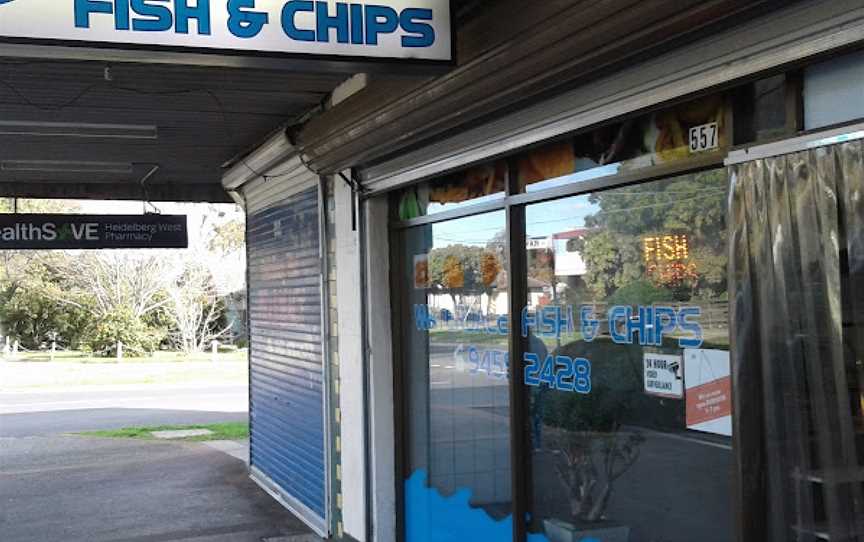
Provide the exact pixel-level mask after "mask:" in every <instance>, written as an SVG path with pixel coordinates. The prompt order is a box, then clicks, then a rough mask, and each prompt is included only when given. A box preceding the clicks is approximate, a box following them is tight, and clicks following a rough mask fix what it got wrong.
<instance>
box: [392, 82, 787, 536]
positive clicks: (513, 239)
mask: <svg viewBox="0 0 864 542" xmlns="http://www.w3.org/2000/svg"><path fill="white" fill-rule="evenodd" d="M780 74H784V75H786V91H785V100H786V103H785V109H786V125H785V129H784V133H783V135H782V136H779V137H778V138H777V139H787V138H789V137H793V136H795V135H798V134H799V133H800V132H801V129H802V123H801V120H802V118H803V111H802V110H801V104H802V99H801V96H802V87H801V84H800V71H798V70H795V71H791V70H790V71H786V72H784V71H779V72H776V73H774V74H773V75H780ZM768 75H771V74H764V73H763V74H760V75H759V77H755V78H753V79H752V80H751V81H755V80H758V79H762V78H764V77H767V76H768ZM751 81H736V82H735V84H734V86H731V85H730V86H729V87H727V90H725V91H723V92H722V96H723V99H724V103H725V104H726V119H725V120H726V122H725V124H726V126H725V135H726V144H725V145H723V146H721V147H720V148H718V149H717V150H713V151H708V152H703V153H699V154H695V155H693V156H690V157H687V158H685V159H682V160H678V161H675V162H671V163H668V164H661V165H653V166H648V167H645V168H640V169H637V170H632V171H627V172H624V173H617V174H615V175H608V176H600V177H596V178H591V179H586V180H584V181H577V182H573V183H571V184H568V185H565V186H558V187H553V188H546V189H543V190H538V191H536V192H520V190H519V186H518V184H519V183H518V162H517V160H518V157H519V156H520V155H521V154H523V153H525V152H526V151H528V150H530V149H531V148H533V147H528V148H521V149H518V150H516V151H514V152H512V153H507V154H506V155H503V156H499V157H497V158H493V159H491V160H489V161H490V162H494V161H497V160H502V159H504V160H506V164H507V168H506V177H505V188H506V191H505V193H504V197H502V198H499V199H497V200H495V201H491V202H483V203H476V204H470V203H467V204H466V205H464V206H463V207H459V208H456V209H451V210H446V211H441V212H438V213H434V214H431V215H427V216H422V217H417V218H413V219H409V220H399V219H398V218H397V217H396V214H395V213H393V214H392V215H391V217H392V218H391V223H390V228H389V230H390V234H389V235H390V238H389V242H390V253H391V254H390V258H391V265H392V268H393V269H402V266H404V265H405V263H406V260H405V255H403V254H402V253H401V250H400V248H401V246H402V245H401V240H402V233H403V232H404V230H406V229H409V228H414V227H418V226H425V225H430V224H435V223H439V222H445V221H450V220H455V219H459V218H464V217H470V216H475V215H479V214H484V213H489V212H493V211H499V210H504V211H505V217H506V218H505V220H506V239H507V246H506V252H507V260H508V268H507V271H508V273H507V275H508V292H509V306H508V309H509V312H510V322H511V325H510V333H509V336H508V345H509V350H510V359H511V360H516V359H522V355H523V353H524V352H525V346H526V345H525V339H524V338H523V337H522V334H521V333H518V332H516V333H514V330H518V329H521V321H520V319H521V310H522V307H523V305H524V300H525V299H526V298H527V285H526V283H525V280H524V278H525V277H526V276H527V251H526V250H525V248H524V247H525V242H526V231H525V225H526V223H525V210H526V207H527V206H528V205H530V204H536V203H541V202H546V201H553V200H557V199H562V198H567V197H571V196H578V195H584V194H590V193H597V192H603V191H607V190H611V189H614V188H620V187H623V186H629V185H639V184H644V183H649V182H652V181H657V180H660V179H664V178H669V177H674V176H678V175H684V174H690V173H699V172H701V171H705V170H710V169H717V168H722V167H724V165H725V161H726V160H727V159H728V157H729V155H730V153H732V152H733V151H735V150H737V149H739V148H743V147H749V146H753V145H757V144H759V145H761V144H764V143H766V141H758V142H747V143H743V144H738V142H737V141H735V139H734V136H735V128H734V120H735V119H734V111H735V107H734V105H735V100H736V98H735V93H734V92H733V90H734V88H735V87H738V86H740V85H743V84H746V83H748V82H751ZM703 95H704V94H703ZM698 97H699V96H689V97H687V98H686V99H682V100H679V101H676V102H674V103H667V104H663V106H662V107H657V108H652V109H651V110H647V111H646V110H642V111H638V112H634V113H633V115H632V116H634V117H635V116H639V115H644V114H646V113H650V112H651V111H657V110H663V109H666V108H668V107H670V106H674V105H676V104H679V103H686V102H687V101H690V100H693V99H695V98H698ZM620 120H622V119H615V120H612V121H610V122H608V123H604V124H603V125H607V124H610V123H614V122H618V121H620ZM596 128H597V126H595V127H591V128H589V129H587V130H584V131H580V132H585V131H588V132H590V131H591V130H593V129H596ZM573 135H574V134H568V136H566V137H572V136H573ZM556 139H563V138H556ZM554 141H555V139H552V140H547V141H544V142H542V143H540V144H539V145H537V146H541V145H546V144H549V143H551V142H554ZM475 165H476V164H475ZM390 207H391V209H393V210H395V209H398V191H396V192H391V194H390ZM520 247H521V248H520ZM401 275H402V274H401V273H391V278H390V283H391V292H392V295H391V314H393V315H394V318H393V319H392V321H391V325H392V337H393V359H394V364H393V366H394V405H395V408H394V411H395V414H394V415H395V424H396V425H395V437H396V441H395V442H396V529H397V531H396V535H397V541H398V542H405V517H404V513H403V512H404V509H405V494H404V480H405V479H407V476H408V475H410V473H408V472H406V467H407V465H408V462H407V442H406V439H405V437H406V435H407V425H406V424H407V423H408V418H407V415H406V411H407V408H408V401H409V400H410V398H409V397H408V393H407V387H406V377H407V375H406V371H405V370H404V366H403V364H402V363H401V362H400V361H397V360H401V359H402V356H403V354H404V349H403V344H404V342H403V341H404V336H403V330H402V323H403V322H405V321H409V320H410V318H411V315H410V314H408V312H407V307H405V306H404V303H403V300H404V296H403V294H404V292H405V291H407V290H405V288H407V285H406V284H404V282H403V281H402V279H401ZM515 366H516V364H513V363H511V366H510V378H509V394H510V433H511V435H510V446H511V453H510V458H511V466H510V468H511V472H512V484H513V492H512V508H511V514H512V519H513V542H525V540H527V536H528V525H527V521H526V518H527V516H528V514H529V512H530V510H529V509H530V505H531V502H532V498H531V493H530V492H531V487H532V485H531V483H530V482H531V473H530V472H529V471H530V467H531V463H530V461H529V459H530V449H529V448H530V445H529V438H530V433H529V431H528V422H529V413H528V393H527V392H526V389H525V386H524V385H523V382H522V375H521V374H518V372H514V369H513V368H514V367H515ZM734 395H735V391H734V389H733V397H734ZM732 446H733V454H734V451H735V447H736V446H737V443H736V440H735V439H733V440H732ZM732 498H733V513H735V514H738V511H740V510H741V508H742V506H743V503H742V494H741V491H740V488H736V489H735V490H734V491H733V495H732ZM734 529H735V530H737V526H736V527H734Z"/></svg>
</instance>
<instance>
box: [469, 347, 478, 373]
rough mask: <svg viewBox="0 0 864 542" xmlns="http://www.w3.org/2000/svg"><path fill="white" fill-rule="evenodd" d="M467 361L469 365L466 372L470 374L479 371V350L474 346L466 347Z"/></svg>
mask: <svg viewBox="0 0 864 542" xmlns="http://www.w3.org/2000/svg"><path fill="white" fill-rule="evenodd" d="M468 363H469V365H470V368H469V369H468V372H470V373H471V374H472V375H473V374H477V373H478V372H480V352H479V351H478V350H477V347H476V346H469V347H468Z"/></svg>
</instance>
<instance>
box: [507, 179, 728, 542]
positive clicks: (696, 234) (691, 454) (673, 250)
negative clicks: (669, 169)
mask: <svg viewBox="0 0 864 542" xmlns="http://www.w3.org/2000/svg"><path fill="white" fill-rule="evenodd" d="M726 186H727V179H726V173H725V170H722V169H720V170H713V171H706V172H702V173H694V174H689V175H683V176H680V177H675V178H669V179H665V180H660V181H654V182H649V183H644V184H639V185H633V186H626V187H623V188H616V189H612V190H607V191H603V192H597V193H593V194H588V195H579V196H574V197H569V198H565V199H560V200H555V201H548V202H544V203H539V204H535V205H530V206H528V207H527V208H526V234H527V270H528V272H527V276H526V277H525V279H524V280H525V281H524V283H523V286H524V287H525V288H526V289H527V295H528V299H527V306H526V308H525V311H524V312H523V314H522V318H521V320H522V330H521V331H522V334H523V337H526V339H527V340H526V341H525V342H526V345H527V346H526V352H525V354H524V358H523V363H522V371H523V374H522V378H523V380H524V385H525V390H526V395H528V397H529V416H528V417H529V419H528V420H527V424H528V428H527V429H526V430H527V432H528V434H529V440H530V442H531V450H532V451H531V461H530V465H527V466H526V468H529V469H530V477H529V479H530V480H531V488H532V491H531V499H530V504H531V506H530V514H529V518H530V522H529V531H531V532H532V533H535V535H538V536H540V537H541V538H540V539H546V540H549V541H551V542H564V541H567V542H570V541H580V540H603V541H604V542H607V541H613V542H614V541H629V542H655V541H664V542H693V541H695V540H699V541H700V542H715V541H716V542H728V541H730V540H732V538H733V536H732V525H733V522H732V512H731V510H732V507H731V479H732V465H733V457H732V451H731V438H730V437H731V434H732V416H731V406H732V394H731V382H730V364H729V352H728V350H729V330H728V325H727V318H728V298H727V274H726V264H727V233H726V219H725V217H726V210H725V202H726V193H727V187H726Z"/></svg>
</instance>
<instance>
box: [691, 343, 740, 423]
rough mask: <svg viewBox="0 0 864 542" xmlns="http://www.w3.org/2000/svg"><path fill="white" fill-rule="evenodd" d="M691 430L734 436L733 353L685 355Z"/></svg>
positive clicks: (701, 350) (699, 351) (701, 352)
mask: <svg viewBox="0 0 864 542" xmlns="http://www.w3.org/2000/svg"><path fill="white" fill-rule="evenodd" d="M684 372H685V375H686V390H687V399H686V411H687V429H692V430H694V431H703V432H705V433H714V434H715V435H724V436H727V437H730V436H732V378H731V374H730V369H729V352H727V351H725V350H703V349H698V348H694V349H688V350H686V352H685V354H684Z"/></svg>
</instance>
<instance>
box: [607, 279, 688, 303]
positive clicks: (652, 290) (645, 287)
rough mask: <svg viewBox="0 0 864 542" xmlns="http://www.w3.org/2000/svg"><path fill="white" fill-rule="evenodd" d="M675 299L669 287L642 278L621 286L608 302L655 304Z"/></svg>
mask: <svg viewBox="0 0 864 542" xmlns="http://www.w3.org/2000/svg"><path fill="white" fill-rule="evenodd" d="M672 299H673V293H672V291H670V290H669V289H668V288H663V287H662V286H658V285H656V284H654V283H653V282H651V281H650V280H646V279H640V280H637V281H634V282H631V283H630V284H627V285H624V286H622V287H621V288H619V289H618V290H617V291H616V292H615V293H614V294H612V295H611V296H609V299H607V300H606V302H607V303H608V304H609V305H610V306H612V305H634V306H635V305H644V306H648V305H653V304H655V303H663V302H669V301H671V300H672Z"/></svg>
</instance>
